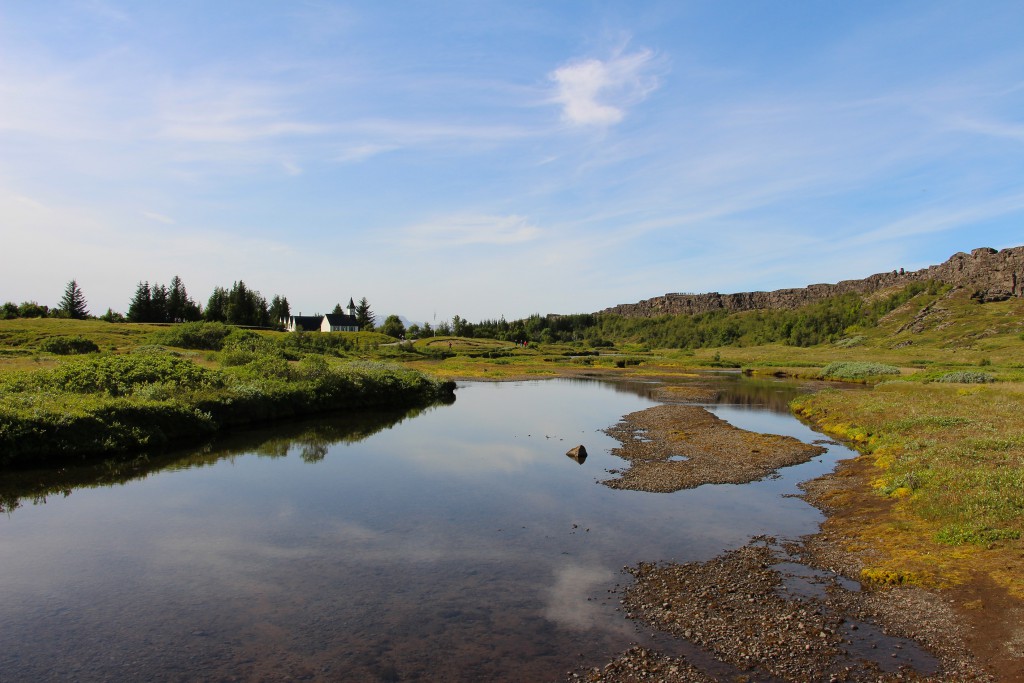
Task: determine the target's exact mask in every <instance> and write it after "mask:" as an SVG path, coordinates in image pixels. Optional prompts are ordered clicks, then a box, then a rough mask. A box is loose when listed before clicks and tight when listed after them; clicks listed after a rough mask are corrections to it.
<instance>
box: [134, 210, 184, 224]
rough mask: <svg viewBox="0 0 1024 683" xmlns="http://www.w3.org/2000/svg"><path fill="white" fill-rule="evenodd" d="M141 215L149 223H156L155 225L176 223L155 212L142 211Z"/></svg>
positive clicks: (168, 217)
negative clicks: (149, 221)
mask: <svg viewBox="0 0 1024 683" xmlns="http://www.w3.org/2000/svg"><path fill="white" fill-rule="evenodd" d="M142 215H143V216H145V217H146V218H148V219H149V220H151V221H156V222H157V223H163V224H164V225H174V224H175V222H176V221H175V220H174V219H173V218H171V217H170V216H165V215H164V214H162V213H157V212H156V211H143V212H142Z"/></svg>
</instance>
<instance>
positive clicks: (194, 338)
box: [150, 322, 231, 351]
mask: <svg viewBox="0 0 1024 683" xmlns="http://www.w3.org/2000/svg"><path fill="white" fill-rule="evenodd" d="M230 332H231V328H230V327H228V326H227V325H225V324H224V323H208V322H194V323H181V324H179V325H172V326H171V327H168V328H167V329H163V330H160V331H158V332H154V333H153V334H152V335H151V337H150V338H151V340H152V341H153V343H154V344H164V345H166V346H176V347H178V348H180V349H201V350H205V351H220V350H221V348H223V346H224V338H225V337H227V336H228V334H229V333H230Z"/></svg>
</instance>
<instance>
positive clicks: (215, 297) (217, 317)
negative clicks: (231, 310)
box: [203, 287, 228, 323]
mask: <svg viewBox="0 0 1024 683" xmlns="http://www.w3.org/2000/svg"><path fill="white" fill-rule="evenodd" d="M203 319H204V320H206V321H208V322H221V323H222V322H225V321H227V319H228V290H226V289H224V288H223V287H214V288H213V294H211V295H210V299H209V301H207V302H206V310H205V311H203Z"/></svg>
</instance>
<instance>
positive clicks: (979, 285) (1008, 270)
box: [601, 246, 1024, 318]
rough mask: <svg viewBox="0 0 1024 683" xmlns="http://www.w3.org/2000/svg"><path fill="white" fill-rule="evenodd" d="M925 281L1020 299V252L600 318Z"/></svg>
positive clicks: (714, 296) (739, 305)
mask: <svg viewBox="0 0 1024 683" xmlns="http://www.w3.org/2000/svg"><path fill="white" fill-rule="evenodd" d="M926 280H938V281H939V282H943V283H946V284H949V285H952V286H954V287H959V288H964V289H970V290H972V292H974V293H976V294H977V298H979V299H981V300H982V301H1003V300H1005V299H1009V298H1010V297H1014V296H1017V297H1019V296H1024V246H1021V247H1011V248H1009V249H1003V250H1002V251H996V250H995V249H989V248H981V249H975V250H973V251H972V252H971V253H970V254H965V253H963V252H960V253H957V254H954V255H953V256H952V257H951V258H950V259H949V260H948V261H946V262H945V263H943V264H940V265H937V266H929V267H928V268H923V269H921V270H916V271H910V272H903V271H902V270H900V271H895V270H894V271H892V272H891V273H878V274H876V275H872V276H870V277H866V278H864V279H863V280H843V281H842V282H838V283H836V284H819V285H810V286H808V287H800V288H796V289H777V290H775V291H773V292H741V293H737V294H719V293H718V292H710V293H707V294H665V295H664V296H659V297H654V298H653V299H646V300H644V301H641V302H639V303H635V304H619V305H618V306H613V307H612V308H606V309H605V310H603V311H601V312H602V313H616V314H619V315H622V316H626V317H630V318H650V317H654V316H658V315H666V314H669V315H678V314H689V315H695V314H699V313H708V312H710V311H719V310H725V311H730V312H734V311H752V310H762V309H795V308H799V307H801V306H805V305H807V304H812V303H815V302H818V301H821V300H823V299H827V298H829V297H833V296H837V295H840V294H846V293H848V292H855V293H858V294H871V293H872V292H876V291H878V290H881V289H888V288H891V287H901V286H905V285H907V284H909V283H911V282H917V281H926Z"/></svg>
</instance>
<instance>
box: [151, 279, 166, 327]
mask: <svg viewBox="0 0 1024 683" xmlns="http://www.w3.org/2000/svg"><path fill="white" fill-rule="evenodd" d="M151 291H152V296H153V298H152V301H151V303H150V309H149V318H150V319H149V321H148V322H151V323H169V322H171V318H170V315H168V313H167V299H168V298H169V294H168V292H167V287H165V286H164V285H153V287H152V288H151Z"/></svg>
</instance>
